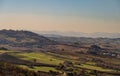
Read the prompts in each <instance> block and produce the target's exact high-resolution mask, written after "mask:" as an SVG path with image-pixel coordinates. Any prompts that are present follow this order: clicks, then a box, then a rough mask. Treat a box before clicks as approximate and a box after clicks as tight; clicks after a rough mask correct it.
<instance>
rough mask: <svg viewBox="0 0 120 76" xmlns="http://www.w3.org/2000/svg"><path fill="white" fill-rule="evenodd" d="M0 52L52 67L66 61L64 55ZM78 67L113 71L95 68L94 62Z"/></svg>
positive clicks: (43, 69) (45, 68)
mask: <svg viewBox="0 0 120 76" xmlns="http://www.w3.org/2000/svg"><path fill="white" fill-rule="evenodd" d="M0 52H1V53H5V52H6V53H9V54H10V55H12V56H15V57H17V58H20V59H23V60H28V61H33V60H34V59H36V60H37V62H40V63H46V64H54V65H58V64H59V63H63V62H64V60H67V59H68V58H67V59H65V58H66V56H65V58H64V55H59V56H62V57H60V58H59V57H56V56H54V55H50V54H45V53H41V52H31V53H25V52H19V53H14V52H13V51H4V50H1V51H0ZM62 58H63V59H62ZM61 59H62V60H61ZM68 60H69V59H68ZM70 60H71V59H70ZM71 61H72V62H74V61H76V60H71ZM22 67H24V68H28V69H31V68H29V67H28V66H24V65H22ZM79 67H81V68H87V69H91V70H98V71H113V70H111V69H104V68H101V67H97V66H95V63H94V62H87V63H85V64H82V65H80V66H79ZM32 70H35V71H38V70H39V71H45V72H48V71H49V70H53V71H56V69H55V68H52V67H36V66H34V67H33V69H32Z"/></svg>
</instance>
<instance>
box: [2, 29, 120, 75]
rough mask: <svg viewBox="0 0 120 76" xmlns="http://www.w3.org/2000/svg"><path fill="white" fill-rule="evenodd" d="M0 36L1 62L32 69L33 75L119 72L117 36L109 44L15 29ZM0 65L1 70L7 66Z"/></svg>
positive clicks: (97, 40)
mask: <svg viewBox="0 0 120 76" xmlns="http://www.w3.org/2000/svg"><path fill="white" fill-rule="evenodd" d="M0 36H1V38H0V63H1V65H3V64H4V65H5V64H9V63H10V64H11V66H14V67H16V68H18V69H21V70H23V71H28V72H29V71H32V72H33V73H34V74H35V75H36V76H103V75H104V76H119V75H120V59H119V54H120V51H119V50H120V49H119V48H120V47H119V39H117V40H116V41H114V40H115V39H113V43H109V44H107V41H106V42H105V41H104V39H92V38H90V39H87V38H82V40H81V38H80V40H79V38H77V39H74V38H68V39H63V38H61V39H59V40H58V39H57V38H56V39H55V38H49V37H48V38H46V37H44V36H41V35H39V34H36V33H33V32H29V31H14V30H1V31H0ZM84 39H85V40H84ZM91 39H92V40H91ZM11 40H12V41H11ZM70 40H71V42H69V41H70ZM74 40H76V41H74ZM77 40H78V41H77ZM94 40H95V41H94ZM105 40H106V39H105ZM107 40H108V41H112V39H107ZM5 41H6V42H5ZM81 41H82V42H81ZM83 41H84V42H83ZM106 45H108V46H109V47H107V46H106ZM113 46H114V47H113ZM1 68H3V69H2V70H4V69H6V68H8V67H1ZM13 71H14V70H13ZM9 72H10V73H13V72H11V71H10V70H8V73H9ZM17 73H18V74H19V71H18V72H17ZM13 74H14V73H13ZM42 74H43V75H42ZM48 74H49V75H48ZM35 75H31V76H35ZM6 76H9V75H6ZM19 76H21V75H19ZM23 76H24V73H23ZM26 76H28V75H26Z"/></svg>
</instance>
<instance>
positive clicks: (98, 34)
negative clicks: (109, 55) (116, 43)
mask: <svg viewBox="0 0 120 76" xmlns="http://www.w3.org/2000/svg"><path fill="white" fill-rule="evenodd" d="M34 32H36V33H38V34H41V35H43V36H46V37H62V36H68V37H91V38H98V37H102V38H120V33H106V32H96V33H82V32H71V31H70V32H57V31H34Z"/></svg>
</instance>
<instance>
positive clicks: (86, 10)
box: [0, 0, 120, 33]
mask: <svg viewBox="0 0 120 76" xmlns="http://www.w3.org/2000/svg"><path fill="white" fill-rule="evenodd" d="M0 29H17V30H36V31H62V32H63V31H75V32H84V33H93V32H110V33H112V32H120V0H0Z"/></svg>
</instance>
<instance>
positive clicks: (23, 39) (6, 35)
mask: <svg viewBox="0 0 120 76" xmlns="http://www.w3.org/2000/svg"><path fill="white" fill-rule="evenodd" d="M53 44H56V42H55V41H52V40H49V39H48V38H46V37H44V36H41V35H38V34H36V33H33V32H30V31H23V30H21V31H18V30H16V31H15V30H0V45H5V46H13V47H37V48H39V47H41V46H44V45H53Z"/></svg>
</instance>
